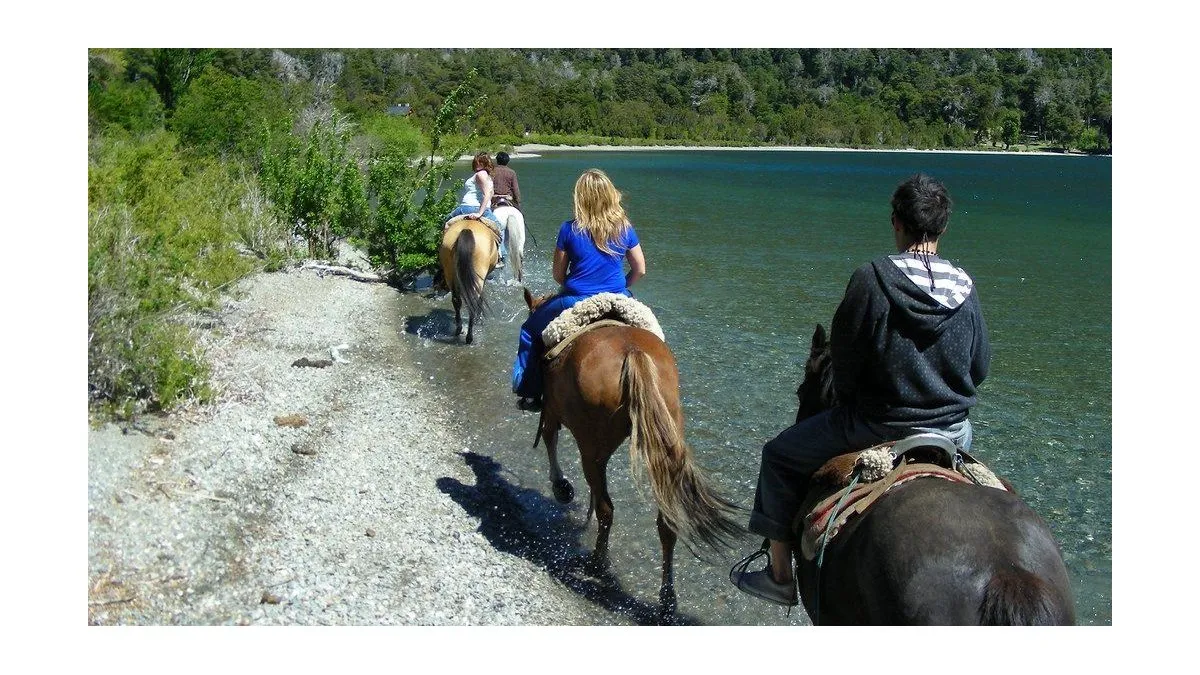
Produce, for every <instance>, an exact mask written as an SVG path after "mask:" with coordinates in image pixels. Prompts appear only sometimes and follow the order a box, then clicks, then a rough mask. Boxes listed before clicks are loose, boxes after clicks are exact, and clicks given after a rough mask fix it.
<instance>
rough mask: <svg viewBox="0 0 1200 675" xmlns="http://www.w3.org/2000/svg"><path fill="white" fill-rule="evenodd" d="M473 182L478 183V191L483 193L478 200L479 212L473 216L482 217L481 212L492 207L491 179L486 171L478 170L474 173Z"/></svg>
mask: <svg viewBox="0 0 1200 675" xmlns="http://www.w3.org/2000/svg"><path fill="white" fill-rule="evenodd" d="M475 182H476V183H479V191H480V193H482V194H483V199H480V200H479V213H477V214H475V216H476V217H477V218H482V217H483V212H484V211H487V210H488V209H490V208H492V181H491V179H490V178H488V175H487V172H486V171H480V172H478V173H476V174H475Z"/></svg>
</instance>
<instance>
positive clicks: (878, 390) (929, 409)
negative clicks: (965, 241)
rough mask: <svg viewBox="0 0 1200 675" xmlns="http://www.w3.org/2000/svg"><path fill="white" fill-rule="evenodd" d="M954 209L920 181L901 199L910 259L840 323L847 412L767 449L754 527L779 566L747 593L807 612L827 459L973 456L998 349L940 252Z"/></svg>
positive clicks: (964, 278)
mask: <svg viewBox="0 0 1200 675" xmlns="http://www.w3.org/2000/svg"><path fill="white" fill-rule="evenodd" d="M950 205H951V203H950V196H949V194H948V193H947V192H946V188H945V186H943V185H942V184H941V183H940V182H938V181H936V180H934V179H932V178H930V177H928V176H925V175H920V174H919V175H916V176H913V177H912V178H909V179H908V180H906V181H905V182H903V183H901V184H900V186H899V187H898V188H896V191H895V193H894V194H893V195H892V229H893V232H894V234H895V239H896V249H897V251H899V252H898V253H896V254H894V255H887V256H881V257H879V258H876V259H875V260H872V261H871V262H869V263H866V264H864V265H862V266H861V267H859V268H858V269H857V270H855V271H854V274H853V275H852V276H851V277H850V283H849V285H848V286H847V288H846V294H845V297H843V299H842V302H841V304H839V305H838V308H837V311H836V312H835V314H834V317H833V324H832V327H831V337H830V342H831V343H832V344H831V349H832V358H833V389H834V392H836V397H837V401H838V404H837V405H836V406H834V407H833V408H830V409H829V410H825V411H823V412H821V413H818V414H816V415H814V416H812V417H808V418H806V419H804V420H801V421H799V422H797V423H796V424H794V425H792V426H791V427H789V428H788V429H786V430H784V431H783V432H782V433H780V434H779V435H778V436H776V437H775V438H774V439H772V440H771V441H769V442H767V444H766V445H764V446H763V452H762V464H761V465H760V467H759V477H758V489H757V491H756V492H755V496H754V510H753V511H752V512H751V514H750V531H751V532H755V533H757V534H760V535H762V536H764V537H766V538H768V539H770V560H771V562H770V564H769V565H768V567H767V568H766V569H763V570H759V571H756V572H737V571H735V572H733V573H731V575H730V580H731V581H733V583H734V584H735V585H736V586H737V587H738V588H740V589H741V590H744V591H746V592H747V593H750V594H752V595H755V596H757V597H759V598H762V599H764V600H768V601H771V602H775V603H778V604H783V605H794V604H796V592H795V585H794V583H793V581H792V564H791V562H792V540H793V538H794V535H793V533H792V531H791V527H790V526H791V523H792V519H793V518H794V517H795V515H796V512H797V511H798V510H799V508H800V505H801V502H802V501H803V499H804V495H805V492H806V491H807V489H808V481H809V479H810V478H811V477H812V475H813V474H814V473H815V472H816V470H817V469H818V468H820V467H821V465H822V464H824V463H825V462H826V461H827V460H829V459H831V458H833V457H836V456H837V455H840V454H843V453H846V452H851V451H853V450H859V449H865V448H868V447H871V446H873V445H876V444H879V443H883V442H887V441H893V440H898V439H900V438H903V437H905V436H908V435H910V434H913V433H919V432H924V431H933V432H937V433H940V434H942V435H944V436H947V437H949V438H950V439H951V440H953V441H955V442H956V443H957V444H958V445H959V446H960V447H962V448H963V449H964V450H965V449H969V448H970V446H971V440H972V431H971V422H970V420H969V419H967V412H968V411H969V410H970V408H971V406H973V405H975V389H976V387H978V385H979V383H980V382H982V381H983V379H984V377H986V376H987V371H988V363H989V361H990V359H991V347H990V346H989V344H988V335H987V326H986V325H985V324H984V322H983V314H982V313H981V312H980V308H979V296H978V293H977V292H976V291H975V287H974V283H973V282H972V281H971V277H970V276H968V275H967V273H966V272H964V271H963V270H962V269H960V268H958V267H955V266H954V265H951V264H950V263H948V262H946V261H945V260H943V259H942V258H940V257H938V255H937V248H938V240H939V238H940V237H941V235H942V233H943V232H945V230H946V225H947V224H948V222H949V218H950ZM776 561H778V562H776Z"/></svg>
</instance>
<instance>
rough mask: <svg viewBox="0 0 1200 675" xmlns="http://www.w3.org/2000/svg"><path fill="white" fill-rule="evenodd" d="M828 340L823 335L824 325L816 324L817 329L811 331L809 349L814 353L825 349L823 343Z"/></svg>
mask: <svg viewBox="0 0 1200 675" xmlns="http://www.w3.org/2000/svg"><path fill="white" fill-rule="evenodd" d="M827 342H829V338H828V337H826V335H825V326H822V325H821V324H817V329H816V330H815V331H813V338H812V348H811V351H812V352H813V353H814V354H815V353H817V352H819V351H821V350H822V349H825V344H826V343H827Z"/></svg>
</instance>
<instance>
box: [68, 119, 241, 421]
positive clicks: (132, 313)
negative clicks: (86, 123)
mask: <svg viewBox="0 0 1200 675" xmlns="http://www.w3.org/2000/svg"><path fill="white" fill-rule="evenodd" d="M246 193H247V187H246V185H245V183H243V182H239V181H237V180H234V179H232V178H231V177H230V176H229V173H228V172H227V170H226V168H225V167H224V166H223V165H221V164H219V163H216V162H213V161H211V160H203V159H199V160H198V159H195V158H188V159H185V157H184V156H183V155H182V154H181V153H180V152H179V151H178V150H177V148H176V144H175V139H174V137H173V136H172V135H171V134H169V133H167V132H162V131H159V132H156V133H153V134H150V135H147V136H145V137H142V138H136V139H135V138H130V137H127V136H116V137H110V136H101V137H98V138H96V139H93V141H92V142H91V143H90V146H89V151H88V395H89V400H90V401H92V402H93V403H98V404H102V405H106V406H108V407H110V408H111V409H112V410H113V411H115V412H125V413H128V412H131V411H138V410H142V409H161V408H169V407H171V406H173V405H175V404H177V403H178V402H180V401H181V400H184V399H189V398H198V399H203V398H205V397H206V396H207V395H208V394H209V392H208V389H207V385H206V384H205V381H206V376H207V369H206V367H205V365H204V362H203V359H202V357H201V355H200V354H199V352H198V350H197V348H196V346H195V342H194V340H193V339H192V337H191V336H190V333H189V329H188V328H187V327H186V325H185V324H186V318H187V317H188V316H189V315H191V314H192V313H194V312H195V311H197V310H199V309H202V308H206V307H212V306H213V305H214V304H215V301H216V298H217V297H218V293H219V291H220V290H221V289H222V288H224V287H225V286H227V285H228V284H230V283H232V282H233V281H235V280H236V279H239V278H241V277H242V276H243V275H245V274H246V273H247V272H249V271H250V270H251V269H252V268H253V266H252V265H251V263H250V262H249V261H248V260H247V259H246V258H244V257H242V256H240V255H239V254H238V252H237V250H236V248H235V243H234V242H235V239H236V236H237V235H236V230H237V226H238V223H239V219H242V218H246V216H245V215H244V212H243V206H242V204H243V200H245V199H246V198H247V197H246Z"/></svg>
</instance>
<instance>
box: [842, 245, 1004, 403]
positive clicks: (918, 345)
mask: <svg viewBox="0 0 1200 675" xmlns="http://www.w3.org/2000/svg"><path fill="white" fill-rule="evenodd" d="M929 263H930V264H929V267H928V268H926V266H925V262H924V261H923V260H922V258H921V257H918V256H915V255H913V254H910V253H903V254H897V255H892V256H882V257H880V258H876V259H875V260H872V261H871V262H869V263H866V264H864V265H863V266H861V267H859V268H858V269H857V270H855V271H854V274H853V275H852V276H851V277H850V283H849V285H848V286H847V287H846V295H845V297H844V298H843V299H842V302H841V304H840V305H838V308H837V312H836V313H835V314H834V317H833V325H832V329H831V335H830V342H831V343H832V349H833V378H834V380H833V386H834V391H835V393H836V396H837V398H838V401H839V402H840V403H841V404H842V405H845V406H849V407H851V408H853V409H855V410H857V411H858V412H859V414H861V415H862V416H863V417H864V418H866V419H867V420H869V421H872V422H876V423H880V424H885V425H888V426H893V427H944V426H946V425H949V424H954V423H955V422H960V421H962V420H963V419H966V417H967V412H968V410H969V409H970V408H971V406H973V405H975V400H976V399H975V389H976V387H978V386H979V383H980V382H983V379H984V378H985V377H986V376H987V372H988V365H989V363H990V361H991V356H992V353H991V347H990V346H989V344H988V335H987V326H986V325H985V324H984V322H983V314H982V313H981V312H980V309H979V296H978V293H977V292H976V291H975V287H974V283H973V282H972V281H971V277H970V276H968V275H967V273H966V272H964V271H963V270H962V269H960V268H957V267H955V266H953V265H951V264H950V263H948V262H946V261H945V260H942V259H941V258H938V257H936V256H930V257H929ZM931 277H932V284H931Z"/></svg>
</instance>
